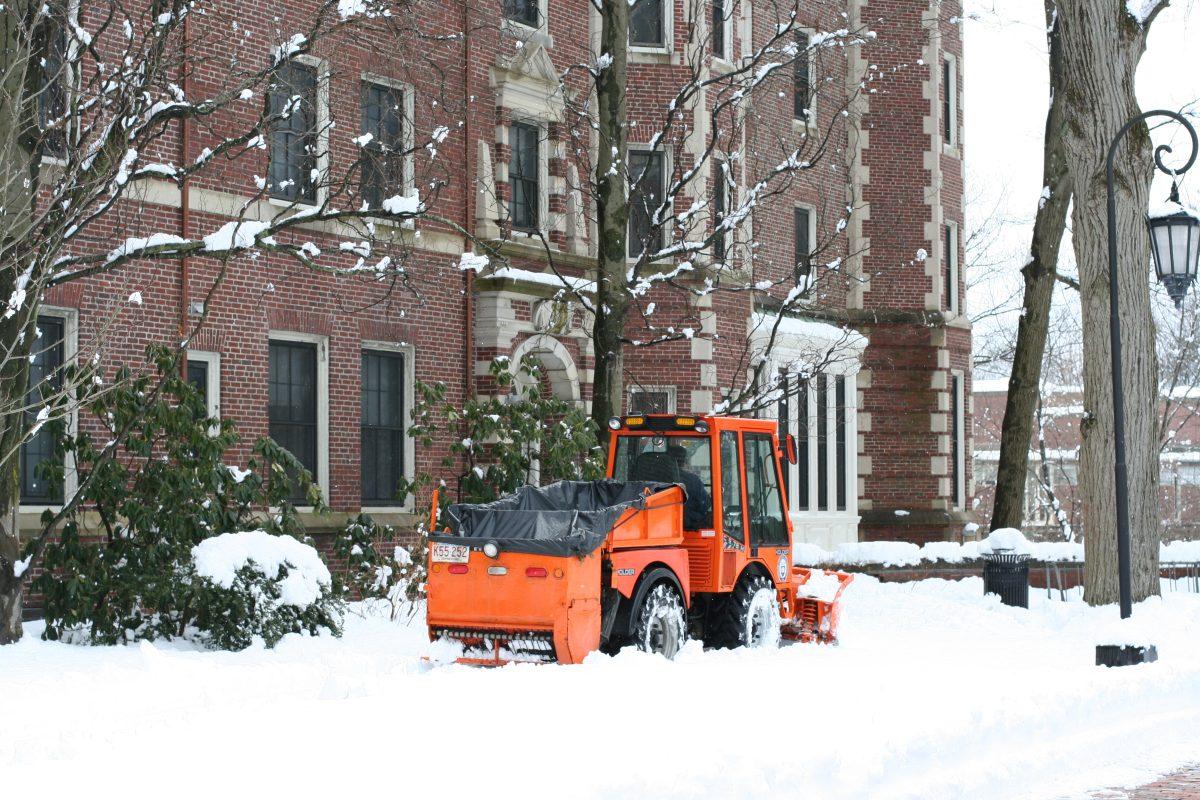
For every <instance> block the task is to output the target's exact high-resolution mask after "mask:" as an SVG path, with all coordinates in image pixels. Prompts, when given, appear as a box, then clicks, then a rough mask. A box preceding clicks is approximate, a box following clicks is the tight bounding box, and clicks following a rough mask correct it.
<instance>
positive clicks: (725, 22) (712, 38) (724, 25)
mask: <svg viewBox="0 0 1200 800" xmlns="http://www.w3.org/2000/svg"><path fill="white" fill-rule="evenodd" d="M738 5H740V4H735V0H711V4H710V8H711V12H712V13H710V14H709V15H708V16H709V18H708V23H709V25H710V26H711V27H710V30H709V43H710V45H712V57H713V60H714V61H716V62H717V66H718V68H723V69H722V71H730V70H732V69H733V67H734V63H733V62H734V60H735V59H734V55H733V53H734V49H733V45H734V41H733V40H734V31H735V30H736V26H735V25H734V24H733V18H734V10H735V8H736V7H737V6H738ZM718 7H720V8H721V13H722V15H723V16H722V19H721V21H720V24H721V38H722V41H723V44H724V47H723V48H722V52H717V49H716V28H717V19H716V15H717V9H718Z"/></svg>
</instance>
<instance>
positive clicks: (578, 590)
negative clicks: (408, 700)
mask: <svg viewBox="0 0 1200 800" xmlns="http://www.w3.org/2000/svg"><path fill="white" fill-rule="evenodd" d="M609 427H610V428H611V434H610V436H611V438H610V441H609V448H608V470H607V475H608V477H607V478H606V479H605V480H600V481H561V482H559V483H555V484H551V485H550V486H546V487H541V488H539V487H533V486H524V487H522V488H521V489H520V490H519V491H518V492H517V493H516V494H514V495H512V496H509V497H506V498H503V499H501V500H498V501H496V502H494V503H486V504H465V503H459V504H455V505H450V506H448V507H446V508H445V509H443V511H442V514H441V517H440V522H439V524H440V525H441V529H440V530H436V531H435V532H434V533H432V534H431V535H430V537H429V539H430V544H429V547H430V552H429V575H428V624H429V636H430V638H431V640H439V639H446V640H449V641H451V642H453V643H456V644H457V645H459V646H461V656H460V657H459V658H458V661H460V662H462V663H470V664H486V665H495V664H503V663H506V662H509V661H557V662H560V663H565V664H577V663H579V662H580V661H582V660H583V658H584V657H585V656H586V655H587V654H588V653H590V652H592V651H594V650H603V651H606V652H613V651H615V650H617V649H619V648H621V647H624V646H627V645H630V644H633V645H636V646H637V647H638V648H640V649H642V650H646V651H649V652H655V653H661V654H663V655H666V656H667V657H672V656H674V655H675V654H676V653H677V652H678V651H679V648H680V647H681V646H682V645H683V643H684V642H685V641H686V640H687V639H688V638H699V639H701V640H703V641H704V643H705V644H706V645H708V646H716V647H737V646H749V647H761V646H764V645H771V644H775V643H777V642H779V641H780V640H781V639H784V640H794V641H817V642H833V641H835V640H836V634H837V623H838V613H839V608H840V596H841V593H842V592H843V591H844V590H845V588H846V586H847V585H849V583H850V581H851V580H852V576H850V575H848V574H846V573H842V572H832V571H829V570H820V569H813V570H810V569H807V568H804V567H795V566H792V523H791V519H790V517H789V515H788V506H787V497H786V495H785V493H784V491H783V488H782V485H783V482H782V480H781V479H782V476H783V460H782V459H787V460H788V461H790V462H792V463H795V453H796V448H795V441H794V439H792V437H790V436H789V437H787V439H786V440H784V442H783V443H782V446H781V443H780V441H779V439H778V438H777V436H776V431H777V425H776V423H775V422H774V421H772V420H757V419H739V418H734V417H703V416H682V415H673V414H672V415H667V414H651V415H644V416H627V417H614V418H613V419H612V420H610V422H609ZM456 653H457V650H456Z"/></svg>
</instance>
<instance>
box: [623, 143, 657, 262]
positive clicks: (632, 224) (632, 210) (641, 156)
mask: <svg viewBox="0 0 1200 800" xmlns="http://www.w3.org/2000/svg"><path fill="white" fill-rule="evenodd" d="M629 180H630V181H631V183H632V186H631V189H630V195H629V242H628V248H629V257H630V258H637V257H638V256H639V255H641V253H642V250H643V248H644V249H646V250H648V251H649V252H651V253H655V252H657V251H658V250H660V249H662V238H663V237H662V228H661V226H659V227H658V228H657V230H656V229H655V226H654V224H653V219H654V211H655V209H657V208H658V205H659V203H661V202H662V194H663V154H662V153H658V152H647V151H644V150H642V151H638V150H634V151H630V153H629Z"/></svg>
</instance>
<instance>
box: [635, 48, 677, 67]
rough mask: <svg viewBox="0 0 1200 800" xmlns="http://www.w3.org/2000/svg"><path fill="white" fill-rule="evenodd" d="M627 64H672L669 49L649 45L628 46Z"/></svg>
mask: <svg viewBox="0 0 1200 800" xmlns="http://www.w3.org/2000/svg"><path fill="white" fill-rule="evenodd" d="M629 63H630V64H671V63H674V62H673V59H672V57H671V49H670V47H668V46H667V45H661V46H657V47H654V46H650V45H632V44H631V45H630V46H629Z"/></svg>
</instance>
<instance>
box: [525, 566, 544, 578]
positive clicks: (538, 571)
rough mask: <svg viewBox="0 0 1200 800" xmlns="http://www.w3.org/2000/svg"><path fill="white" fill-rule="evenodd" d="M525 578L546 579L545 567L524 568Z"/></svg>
mask: <svg viewBox="0 0 1200 800" xmlns="http://www.w3.org/2000/svg"><path fill="white" fill-rule="evenodd" d="M525 577H526V578H544V577H546V568H545V567H526V568H525Z"/></svg>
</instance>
